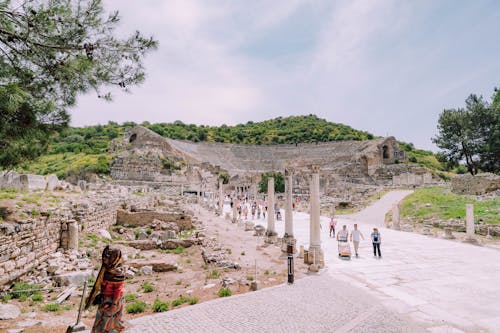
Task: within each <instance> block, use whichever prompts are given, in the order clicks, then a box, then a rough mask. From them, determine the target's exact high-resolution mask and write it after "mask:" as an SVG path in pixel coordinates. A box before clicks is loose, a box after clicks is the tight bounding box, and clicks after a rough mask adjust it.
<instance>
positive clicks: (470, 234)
mask: <svg viewBox="0 0 500 333" xmlns="http://www.w3.org/2000/svg"><path fill="white" fill-rule="evenodd" d="M465 209H466V210H465V229H466V231H467V236H466V238H465V240H466V241H469V242H474V241H475V240H476V237H475V230H474V205H472V204H467V205H466V206H465Z"/></svg>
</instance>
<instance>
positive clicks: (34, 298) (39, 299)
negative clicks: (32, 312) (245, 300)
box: [31, 293, 43, 302]
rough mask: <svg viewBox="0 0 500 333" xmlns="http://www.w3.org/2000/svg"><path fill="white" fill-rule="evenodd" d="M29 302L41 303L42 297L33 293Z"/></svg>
mask: <svg viewBox="0 0 500 333" xmlns="http://www.w3.org/2000/svg"><path fill="white" fill-rule="evenodd" d="M31 300H32V301H33V302H41V301H43V296H42V294H40V293H35V294H33V296H31Z"/></svg>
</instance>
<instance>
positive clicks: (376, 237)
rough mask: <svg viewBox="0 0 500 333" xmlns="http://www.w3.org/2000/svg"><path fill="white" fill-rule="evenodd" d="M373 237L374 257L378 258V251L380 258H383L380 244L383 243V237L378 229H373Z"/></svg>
mask: <svg viewBox="0 0 500 333" xmlns="http://www.w3.org/2000/svg"><path fill="white" fill-rule="evenodd" d="M371 237H372V244H373V256H374V257H376V256H377V251H378V257H379V258H382V254H381V253H380V243H381V242H382V237H381V236H380V233H379V232H378V229H377V228H373V232H372V234H371Z"/></svg>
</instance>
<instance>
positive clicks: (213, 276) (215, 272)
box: [207, 269, 220, 279]
mask: <svg viewBox="0 0 500 333" xmlns="http://www.w3.org/2000/svg"><path fill="white" fill-rule="evenodd" d="M219 277H220V271H219V270H217V269H214V270H212V271H211V272H210V273H208V274H207V278H208V279H218V278H219Z"/></svg>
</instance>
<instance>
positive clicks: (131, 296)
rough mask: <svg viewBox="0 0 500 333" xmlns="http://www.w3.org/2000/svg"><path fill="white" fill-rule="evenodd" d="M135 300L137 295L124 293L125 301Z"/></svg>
mask: <svg viewBox="0 0 500 333" xmlns="http://www.w3.org/2000/svg"><path fill="white" fill-rule="evenodd" d="M136 300H137V295H136V294H127V295H125V302H127V303H130V302H135V301H136Z"/></svg>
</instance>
